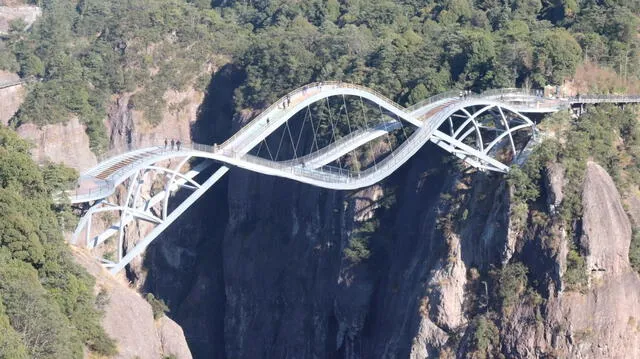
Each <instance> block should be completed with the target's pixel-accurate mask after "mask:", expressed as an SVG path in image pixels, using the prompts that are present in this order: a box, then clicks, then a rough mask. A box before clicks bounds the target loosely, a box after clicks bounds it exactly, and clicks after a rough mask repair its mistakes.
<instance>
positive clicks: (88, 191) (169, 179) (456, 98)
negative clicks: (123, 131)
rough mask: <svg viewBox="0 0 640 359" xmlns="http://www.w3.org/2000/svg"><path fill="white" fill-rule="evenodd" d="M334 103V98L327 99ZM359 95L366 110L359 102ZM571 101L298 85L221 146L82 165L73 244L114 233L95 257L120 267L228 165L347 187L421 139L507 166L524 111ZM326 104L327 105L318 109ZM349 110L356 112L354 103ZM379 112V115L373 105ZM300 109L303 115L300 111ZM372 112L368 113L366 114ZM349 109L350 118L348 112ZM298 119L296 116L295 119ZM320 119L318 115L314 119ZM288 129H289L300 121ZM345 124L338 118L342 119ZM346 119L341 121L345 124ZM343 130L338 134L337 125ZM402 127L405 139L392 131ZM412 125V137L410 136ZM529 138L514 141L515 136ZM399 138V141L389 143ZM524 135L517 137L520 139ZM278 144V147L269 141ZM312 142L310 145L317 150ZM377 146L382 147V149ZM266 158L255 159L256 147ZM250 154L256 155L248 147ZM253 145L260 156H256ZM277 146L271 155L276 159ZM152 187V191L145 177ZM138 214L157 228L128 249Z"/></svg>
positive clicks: (395, 164)
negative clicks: (399, 97)
mask: <svg viewBox="0 0 640 359" xmlns="http://www.w3.org/2000/svg"><path fill="white" fill-rule="evenodd" d="M346 97H349V99H350V101H351V103H354V104H355V105H354V106H355V107H353V108H355V109H356V110H357V111H359V110H358V104H360V108H361V112H362V115H360V114H359V112H358V116H359V118H360V119H361V123H364V125H362V124H361V125H360V127H358V128H356V127H355V125H354V126H352V122H353V119H354V116H356V114H355V113H354V111H352V112H351V113H349V106H348V103H347V100H346ZM331 101H333V102H331ZM365 101H366V102H367V104H368V106H369V107H368V108H367V107H366V106H365ZM570 104H571V102H570V101H568V100H552V99H544V98H542V97H539V96H536V95H535V94H532V93H529V92H527V91H523V90H519V89H507V90H497V91H490V92H487V93H483V94H480V95H464V94H455V93H447V94H443V95H439V96H435V97H433V98H430V99H427V100H425V101H422V102H420V103H418V104H416V105H414V106H412V107H410V108H404V107H402V106H400V105H398V104H396V103H394V102H393V101H391V100H389V99H388V98H386V97H385V96H383V95H381V94H379V93H377V92H375V91H373V90H371V89H368V88H365V87H362V86H357V85H352V84H346V83H339V82H324V83H316V84H311V85H307V86H304V87H301V88H299V89H297V90H295V91H293V92H291V93H289V94H287V95H286V96H284V97H282V98H281V99H280V100H278V101H277V102H276V103H274V104H273V105H271V106H270V107H269V108H267V109H266V110H264V111H263V112H262V113H261V114H260V115H259V116H257V117H256V118H255V119H254V120H252V121H251V122H250V123H248V124H247V125H245V126H244V127H242V128H241V129H240V130H239V131H238V132H236V133H235V134H234V135H233V136H232V137H231V138H229V139H228V140H227V141H225V142H224V143H223V144H220V145H213V146H209V145H202V144H196V143H189V144H183V145H182V146H181V147H180V148H167V145H166V144H165V145H164V146H162V145H160V146H156V147H146V148H141V149H135V150H131V151H127V152H124V153H121V154H118V155H113V156H112V157H110V158H108V159H107V160H105V161H103V162H101V163H100V164H98V165H97V166H96V167H94V168H92V169H90V170H88V171H87V172H85V173H84V174H83V175H82V176H81V178H80V181H79V184H78V188H77V189H76V190H75V191H74V192H73V193H69V196H70V199H71V202H72V203H83V202H94V201H96V203H95V204H94V205H93V206H92V207H91V208H90V209H89V210H88V211H87V212H86V213H85V214H84V216H83V217H82V219H81V220H80V223H79V224H78V227H77V229H76V231H75V232H74V236H73V243H74V244H78V245H85V246H87V247H89V248H94V247H96V246H98V245H101V244H103V243H104V242H105V241H107V240H109V239H110V238H114V237H115V238H117V240H116V241H115V242H116V248H117V251H116V253H114V254H113V258H109V259H105V258H100V260H101V261H102V262H103V263H104V264H105V266H106V267H107V268H109V269H110V271H111V272H112V273H114V274H115V273H117V272H119V271H120V270H122V269H123V268H124V267H125V266H126V265H127V264H129V263H130V262H131V260H132V259H134V258H135V257H136V256H138V255H140V254H141V253H142V252H143V251H144V250H145V248H146V247H147V246H148V245H149V244H150V243H151V242H152V241H153V240H154V239H155V238H156V237H157V236H158V235H159V234H160V233H162V231H163V230H164V229H166V228H167V227H168V226H169V225H170V224H171V223H172V222H173V221H175V219H176V218H178V217H179V216H180V215H181V214H182V213H184V211H185V210H186V209H187V208H189V206H191V205H192V204H193V203H194V202H195V201H196V200H197V199H198V198H199V197H200V196H202V194H204V193H205V192H206V191H207V190H208V189H209V188H210V187H211V186H213V185H214V184H215V183H216V182H217V181H218V180H219V179H220V178H221V177H222V176H223V175H224V174H226V172H227V171H228V170H229V168H230V167H240V168H244V169H247V170H250V171H253V172H258V173H262V174H266V175H272V176H278V177H282V178H287V179H290V180H294V181H298V182H302V183H307V184H310V185H314V186H319V187H324V188H328V189H333V190H353V189H358V188H362V187H366V186H370V185H373V184H375V183H378V182H380V181H381V180H383V179H384V178H386V177H388V176H389V175H391V174H392V173H393V172H395V171H396V170H397V169H398V168H399V167H400V166H402V164H404V163H405V162H407V161H408V160H409V159H410V158H411V157H412V156H413V155H414V154H415V153H416V152H417V151H419V150H420V149H421V148H422V147H423V146H425V144H426V143H428V142H432V143H434V144H436V145H438V146H440V147H441V148H443V149H444V150H446V151H448V152H450V153H451V154H453V155H455V156H457V157H459V158H461V159H462V160H463V161H465V162H466V163H467V164H469V165H470V166H473V167H476V168H478V169H480V170H488V171H496V172H503V173H505V172H508V170H509V163H510V162H511V161H513V160H514V159H515V158H516V157H517V156H518V154H519V152H520V151H522V148H523V147H524V145H526V144H527V141H528V140H530V139H531V138H533V139H535V133H536V130H535V124H534V122H532V121H531V120H530V119H529V118H528V117H527V116H526V115H525V114H526V113H550V112H555V111H558V110H561V109H566V108H568V107H569V106H570ZM323 105H326V109H328V111H327V110H326V109H325V108H324V107H322V106H323ZM332 107H333V108H338V109H339V110H338V111H339V113H340V115H341V116H343V117H341V118H344V119H346V121H344V120H341V119H338V118H333V116H332V112H331V108H332ZM312 108H315V109H318V108H320V109H322V111H324V113H325V114H326V113H328V116H324V117H326V119H325V120H324V121H326V122H325V123H324V124H323V123H322V121H323V120H322V119H320V120H318V119H314V116H313V114H312V111H311V109H312ZM353 108H352V110H353ZM376 111H378V112H376ZM300 114H303V116H302V115H300ZM372 114H373V115H372ZM345 115H346V116H345ZM301 117H302V119H300V118H301ZM316 117H318V116H316ZM295 121H297V122H302V126H301V130H300V134H299V135H298V134H296V135H295V136H294V133H293V132H295V131H292V128H295V127H296V126H297V127H298V128H300V124H299V123H290V122H295ZM341 121H342V122H341ZM344 122H347V125H346V126H345V123H344ZM306 124H310V126H308V127H309V128H310V133H311V135H310V136H307V137H309V139H308V142H309V143H310V144H311V146H310V147H311V148H310V150H309V151H307V153H301V151H300V149H301V148H302V147H304V146H301V139H302V138H303V135H302V134H303V130H304V129H305V125H306ZM322 126H324V127H325V128H327V129H328V130H327V132H328V133H329V137H330V139H331V141H328V143H327V144H326V145H323V146H322V148H321V147H320V145H319V143H320V142H321V141H320V140H319V139H318V133H319V132H320V131H319V128H320V127H322ZM338 127H341V128H348V131H347V133H346V134H345V135H343V136H341V137H340V138H337V136H336V132H337V130H336V129H337V128H338ZM394 131H401V133H402V134H403V136H397V138H400V139H402V141H399V140H397V138H396V137H393V138H392V136H395V135H393V134H394V133H396V132H394ZM407 132H410V135H409V134H407ZM277 133H281V136H280V137H279V138H276V139H275V140H272V141H271V143H272V144H278V146H277V152H276V151H271V149H270V148H269V143H270V142H269V139H270V138H271V137H270V136H272V137H273V136H277ZM521 133H525V135H524V138H525V141H524V143H523V144H522V145H520V144H519V143H517V142H519V141H517V140H516V139H517V137H518V138H519V137H523V135H521ZM285 139H287V141H288V142H289V143H290V148H291V149H292V150H291V151H290V152H292V153H293V156H292V158H289V159H286V160H279V158H278V157H279V154H280V152H281V151H280V150H281V147H282V144H283V142H284V141H285ZM375 141H382V142H380V143H384V144H385V146H387V147H388V148H389V149H388V151H387V152H388V153H387V154H386V155H385V156H384V157H381V158H379V159H377V160H376V158H375V157H374V158H373V162H372V163H371V165H370V166H369V167H368V168H365V169H362V168H357V169H354V168H344V167H342V166H332V165H331V164H335V163H338V164H341V163H343V161H342V159H343V158H345V156H351V157H350V158H351V160H352V161H353V159H354V158H355V157H356V155H355V153H356V151H355V150H356V149H358V148H360V147H362V146H366V145H368V144H371V143H374V142H375ZM395 142H401V143H399V144H398V145H397V146H396V147H395V148H392V146H391V145H390V144H392V143H395ZM520 142H522V141H520ZM274 147H275V146H274ZM314 147H315V149H314ZM378 147H380V146H378ZM263 148H265V149H266V150H265V151H264V152H263V153H268V154H269V158H265V157H260V156H259V154H260V153H261V150H262V149H263ZM252 151H253V152H252ZM256 152H257V153H256ZM273 152H276V156H275V158H274V156H273ZM192 158H200V159H205V161H204V162H201V163H200V164H198V165H197V166H196V167H194V168H192V169H190V170H189V171H187V172H184V173H183V168H184V167H185V166H186V165H187V164H188V163H189V160H190V159H192ZM214 162H217V163H220V164H222V166H221V167H220V168H219V169H218V170H217V171H215V172H214V173H213V175H211V176H210V177H209V178H208V179H207V180H206V181H204V182H202V183H198V182H196V181H195V180H194V178H195V176H196V175H197V174H199V173H200V172H201V171H202V170H203V169H205V168H206V167H208V166H209V165H210V164H211V163H214ZM158 178H160V179H162V180H161V181H160V183H161V187H158V186H156V187H157V188H155V190H152V191H151V192H150V194H148V192H149V191H148V188H145V186H147V187H148V186H150V183H151V182H153V181H154V179H155V183H156V184H158V180H157V179H158ZM179 188H186V189H188V190H191V191H193V192H192V193H191V194H190V195H189V196H188V197H187V199H186V200H184V201H183V202H181V203H180V204H179V205H177V206H176V207H175V208H174V209H173V210H172V211H170V212H169V209H170V206H169V201H170V200H172V196H171V193H172V192H175V191H176V190H178V189H179ZM118 189H119V190H120V191H121V195H120V196H119V198H120V202H119V203H112V202H109V201H108V200H107V198H113V197H115V196H112V195H113V194H114V193H115V192H116V190H118ZM103 212H115V213H117V214H118V215H119V218H118V219H117V220H116V221H114V222H113V224H112V225H111V226H110V227H109V228H107V229H105V230H102V231H97V232H98V233H95V232H96V231H95V230H93V229H92V221H93V216H94V215H97V214H99V213H103ZM134 221H135V222H136V223H137V222H140V221H143V222H148V223H150V224H151V226H152V227H153V229H152V230H151V231H150V232H149V233H147V234H146V236H145V237H144V239H143V240H141V241H140V242H138V243H136V244H135V245H134V246H133V247H132V248H126V251H125V241H124V238H125V234H126V229H127V226H129V225H130V224H131V223H134Z"/></svg>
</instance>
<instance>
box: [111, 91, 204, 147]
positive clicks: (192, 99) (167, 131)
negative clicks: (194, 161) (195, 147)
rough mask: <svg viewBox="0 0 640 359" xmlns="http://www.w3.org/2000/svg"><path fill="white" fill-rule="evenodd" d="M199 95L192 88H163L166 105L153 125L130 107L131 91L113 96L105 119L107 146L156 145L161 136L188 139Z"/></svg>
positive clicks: (198, 105) (199, 102)
mask: <svg viewBox="0 0 640 359" xmlns="http://www.w3.org/2000/svg"><path fill="white" fill-rule="evenodd" d="M203 97H204V94H203V93H202V92H200V91H196V90H194V89H188V90H185V91H181V92H178V91H174V90H169V91H167V92H166V93H165V95H164V99H165V101H166V103H167V105H166V108H165V109H164V110H163V111H162V119H160V120H159V121H157V122H156V124H155V125H154V124H152V123H151V122H150V121H149V120H148V119H146V118H145V114H144V113H143V112H141V111H137V110H135V109H134V108H133V107H134V105H133V104H132V102H131V94H125V95H122V96H119V97H117V98H116V99H115V100H114V101H113V103H112V105H111V107H110V109H109V117H108V120H107V128H108V133H109V134H110V148H112V149H127V148H131V147H143V146H157V145H160V144H161V143H163V142H164V139H165V138H169V139H171V138H175V139H180V140H181V141H182V142H184V143H187V142H190V141H191V132H192V131H191V130H192V126H193V125H194V123H195V121H196V118H197V114H198V109H199V108H200V105H201V104H202V99H203Z"/></svg>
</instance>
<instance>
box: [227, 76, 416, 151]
mask: <svg viewBox="0 0 640 359" xmlns="http://www.w3.org/2000/svg"><path fill="white" fill-rule="evenodd" d="M322 87H333V88H351V89H357V90H360V91H363V92H368V93H371V94H374V95H376V97H378V98H379V99H380V100H382V101H383V102H385V103H387V104H388V105H389V106H392V107H394V108H396V109H397V110H399V111H403V112H405V111H406V109H405V108H404V107H402V106H400V105H398V104H397V103H395V102H394V101H392V100H391V99H389V98H387V97H386V96H385V95H383V94H381V93H380V92H378V91H376V90H373V89H370V88H367V87H364V86H360V85H355V84H350V83H345V82H340V81H324V82H315V83H311V84H308V85H305V86H302V87H299V88H297V89H295V90H293V91H291V92H289V93H288V94H286V95H284V96H282V97H280V98H279V99H278V100H277V101H276V102H274V103H273V104H271V106H269V107H267V108H266V109H265V110H263V111H262V112H260V114H259V115H258V116H256V117H255V118H254V119H253V120H251V121H250V122H248V123H247V124H245V125H243V127H242V128H241V129H239V130H238V131H237V132H236V133H235V134H233V136H231V137H230V138H229V139H227V140H226V141H225V142H224V143H223V144H222V146H223V147H226V146H228V145H229V144H231V143H233V141H235V140H236V139H237V138H239V137H240V136H242V135H243V134H245V133H246V132H247V131H249V130H251V129H253V128H255V125H256V124H258V123H259V122H261V121H263V120H264V119H265V118H266V117H267V116H268V115H269V113H271V112H272V111H273V110H274V109H276V108H277V107H278V106H279V105H280V104H281V103H283V102H284V101H285V100H286V99H287V98H292V97H295V96H296V95H298V94H303V93H306V91H313V90H314V89H320V88H322Z"/></svg>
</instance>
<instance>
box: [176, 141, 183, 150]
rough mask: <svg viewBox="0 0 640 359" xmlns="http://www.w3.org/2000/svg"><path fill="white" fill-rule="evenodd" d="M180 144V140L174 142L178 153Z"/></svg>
mask: <svg viewBox="0 0 640 359" xmlns="http://www.w3.org/2000/svg"><path fill="white" fill-rule="evenodd" d="M181 144H182V142H180V140H177V141H176V146H177V147H178V151H180V145H181Z"/></svg>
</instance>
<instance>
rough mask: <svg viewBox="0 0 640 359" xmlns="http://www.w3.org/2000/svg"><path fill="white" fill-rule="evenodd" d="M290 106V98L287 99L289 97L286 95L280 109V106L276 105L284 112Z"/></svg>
mask: <svg viewBox="0 0 640 359" xmlns="http://www.w3.org/2000/svg"><path fill="white" fill-rule="evenodd" d="M290 105H291V97H289V95H287V97H285V98H284V100H283V101H282V107H280V104H278V108H279V109H282V110H284V109H285V108H287V107H289V106H290Z"/></svg>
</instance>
